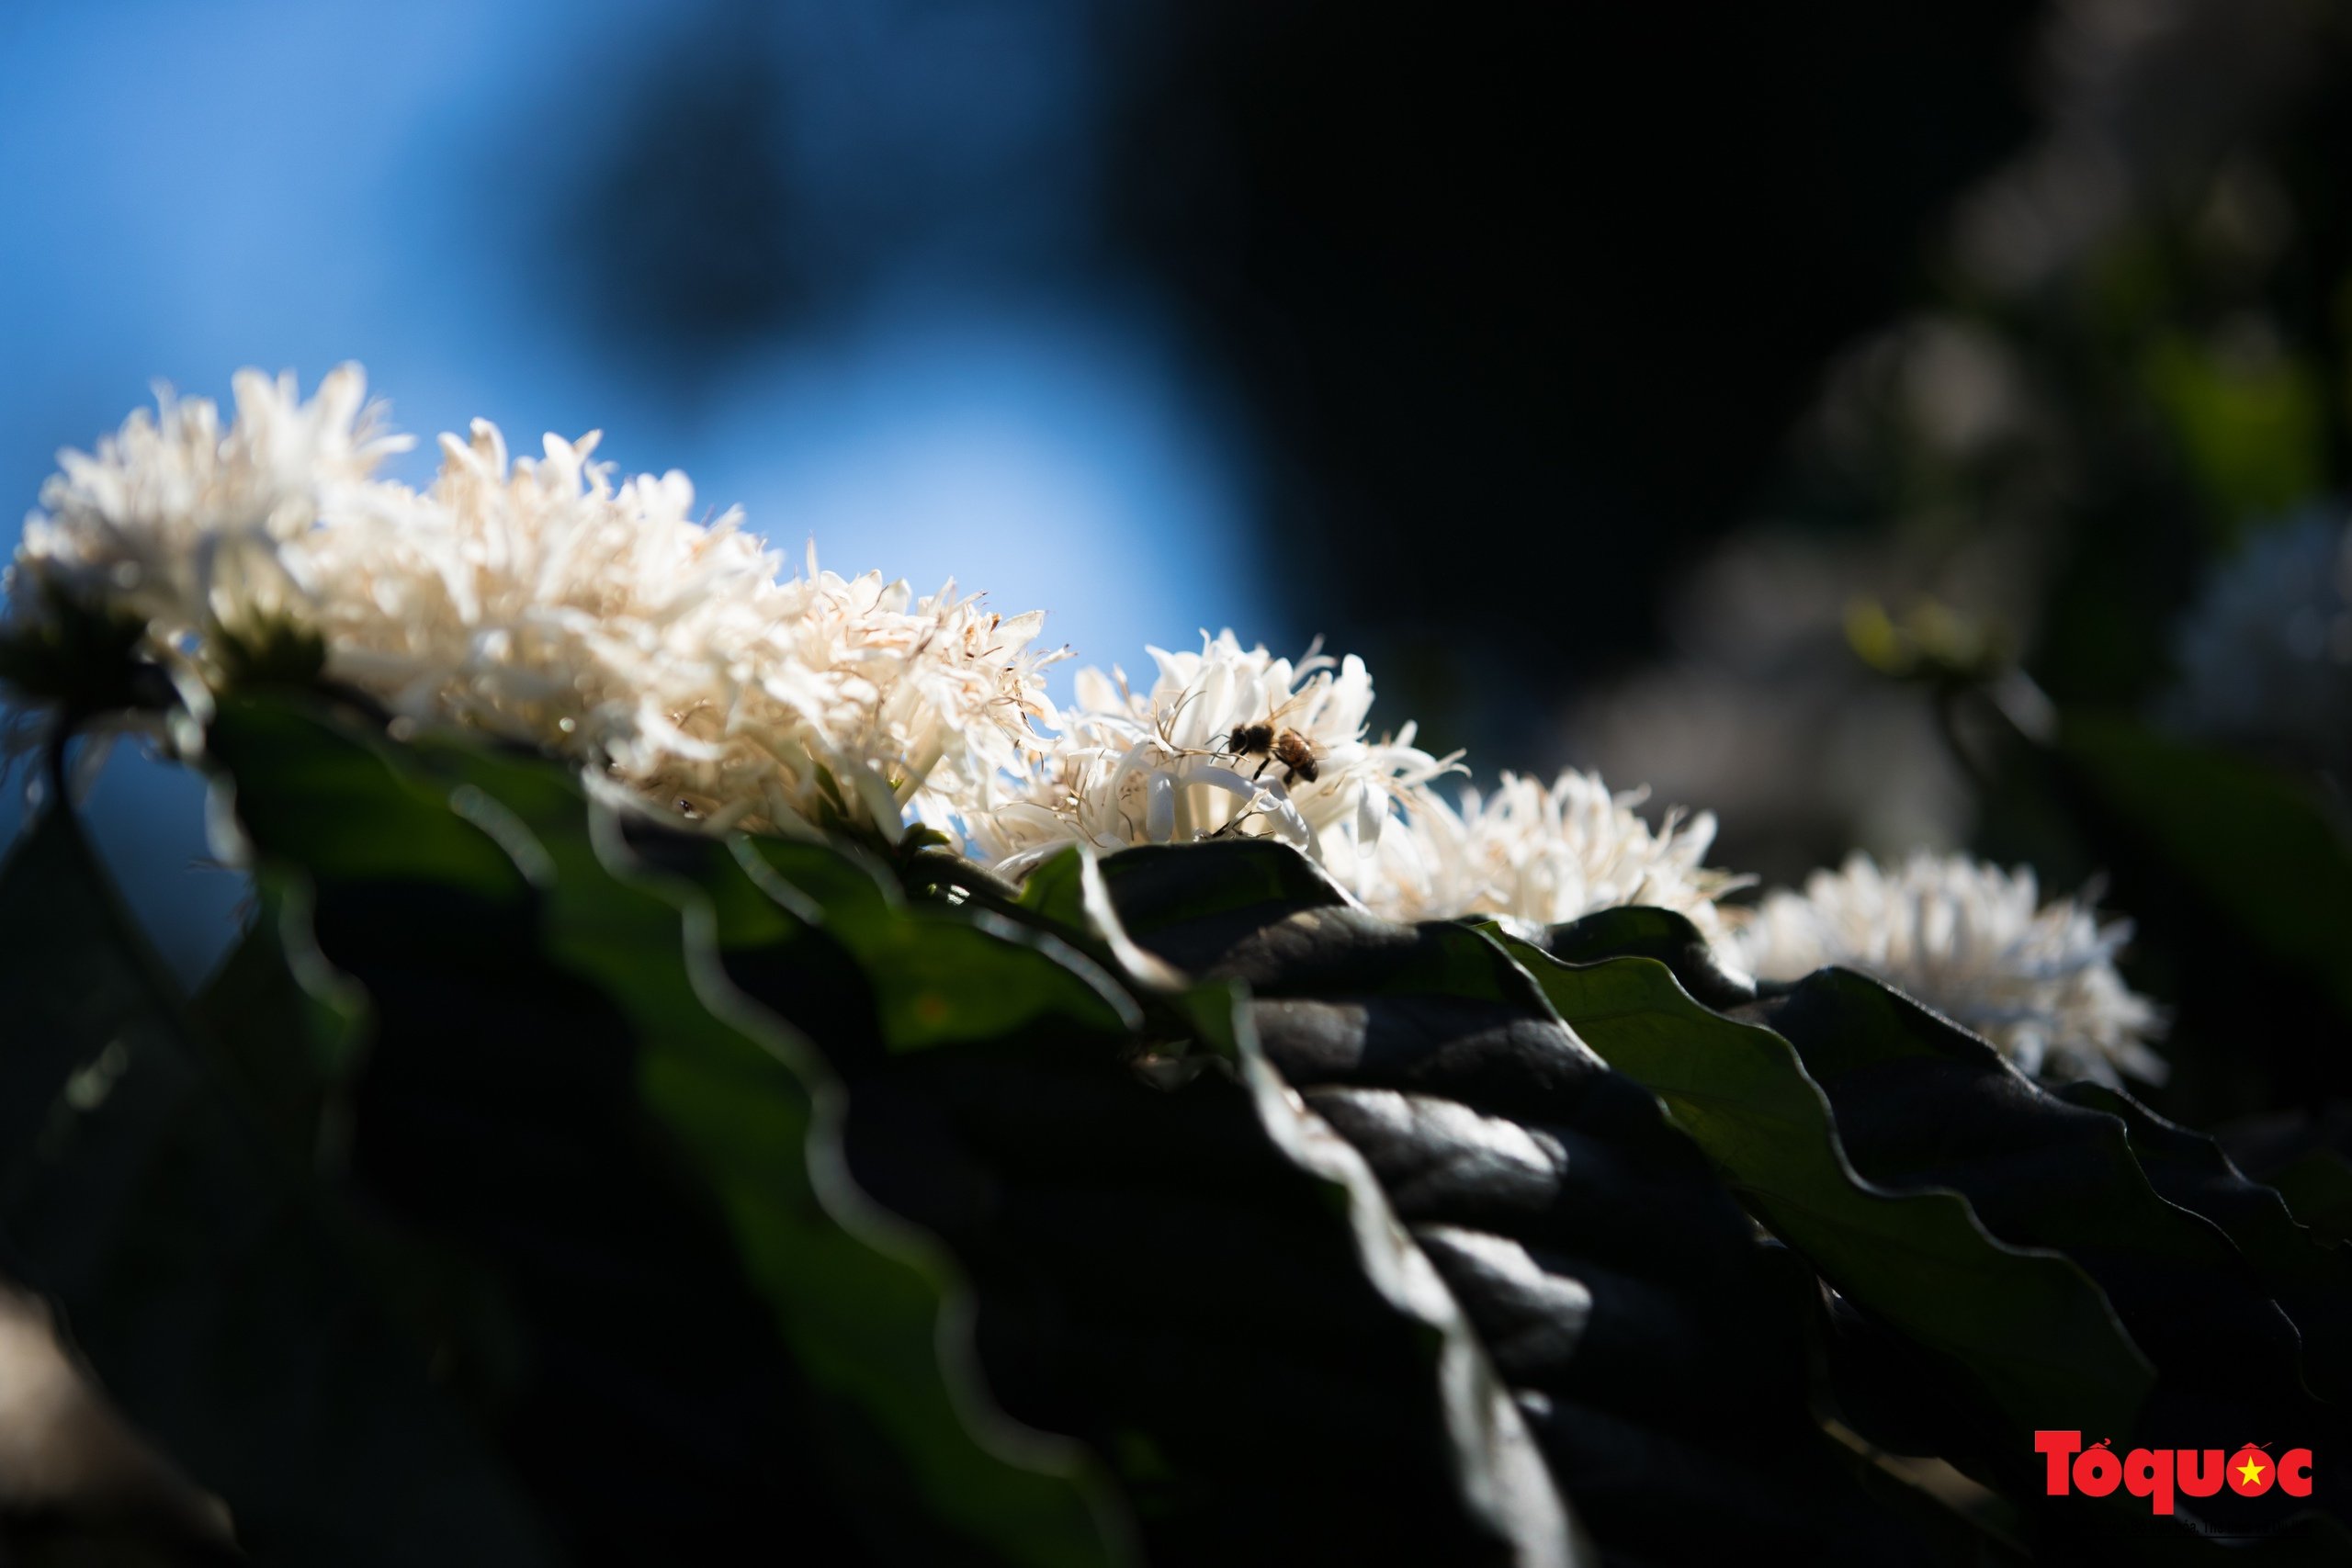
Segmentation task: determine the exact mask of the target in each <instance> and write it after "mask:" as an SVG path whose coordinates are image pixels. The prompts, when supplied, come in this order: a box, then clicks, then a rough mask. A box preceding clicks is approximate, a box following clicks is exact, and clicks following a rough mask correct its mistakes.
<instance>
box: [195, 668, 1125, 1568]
mask: <svg viewBox="0 0 2352 1568" xmlns="http://www.w3.org/2000/svg"><path fill="white" fill-rule="evenodd" d="M213 747H214V750H215V752H216V754H217V755H218V756H219V757H220V760H221V761H222V762H223V763H224V764H225V765H226V767H227V768H228V769H229V771H230V773H231V774H232V777H233V778H234V779H235V781H236V784H237V787H238V791H239V799H240V801H241V803H242V804H243V807H244V812H245V817H244V820H245V826H246V829H247V831H248V833H249V834H250V835H251V836H252V837H253V838H254V840H255V842H256V843H257V844H258V845H259V847H260V849H261V851H262V852H263V854H264V855H265V857H266V858H267V859H269V860H270V861H272V862H273V863H279V864H282V865H284V866H287V867H288V868H296V869H299V870H300V872H302V873H303V874H306V875H307V877H308V878H309V879H310V881H311V886H312V887H313V888H314V891H315V897H316V903H317V925H318V937H319V943H320V946H321V947H322V950H323V951H324V952H325V953H326V954H327V956H328V957H330V958H331V959H333V960H334V963H335V964H337V965H338V966H339V967H340V968H342V969H343V970H345V971H346V972H347V973H349V974H350V975H351V976H354V977H355V978H356V979H357V980H358V981H359V982H360V983H362V984H363V985H364V986H365V987H367V989H368V993H369V994H370V995H371V997H372V998H374V1001H375V1005H376V1008H377V1010H378V1013H379V1020H380V1032H379V1042H378V1043H377V1046H376V1049H375V1050H374V1052H373V1053H372V1055H371V1056H370V1058H369V1063H368V1072H367V1075H366V1079H365V1081H364V1082H363V1083H362V1085H361V1086H360V1088H359V1090H358V1092H357V1096H356V1100H357V1104H358V1107H359V1127H358V1138H357V1144H356V1162H355V1164H356V1176H357V1178H358V1179H359V1180H360V1182H361V1183H362V1186H363V1188H364V1189H365V1190H368V1191H369V1192H370V1193H372V1194H373V1195H374V1197H375V1200H376V1201H379V1202H380V1203H382V1204H383V1205H384V1207H385V1208H386V1209H387V1210H388V1211H390V1213H393V1214H395V1215H396V1216H397V1217H398V1218H399V1220H400V1221H401V1224H404V1225H405V1226H407V1227H409V1228H411V1229H413V1230H414V1231H417V1232H422V1233H424V1234H425V1235H432V1236H435V1237H438V1238H442V1239H443V1240H444V1241H445V1242H446V1243H447V1244H448V1245H451V1246H454V1247H458V1248H459V1249H461V1250H462V1251H464V1252H465V1253H467V1254H468V1255H469V1256H470V1257H472V1258H474V1259H475V1260H476V1263H477V1266H478V1267H480V1268H482V1269H488V1270H489V1271H491V1272H492V1274H493V1275H494V1277H495V1278H497V1279H498V1280H500V1281H501V1282H502V1283H503V1288H504V1289H505V1290H506V1291H507V1292H509V1294H510V1295H511V1296H512V1298H513V1300H514V1301H515V1310H516V1313H517V1314H518V1316H519V1318H520V1321H521V1323H522V1325H523V1328H524V1332H525V1334H526V1341H527V1342H526V1352H527V1376H526V1378H525V1380H524V1382H522V1384H521V1385H520V1386H519V1387H516V1388H515V1389H513V1390H511V1391H508V1393H507V1396H506V1399H505V1401H504V1404H503V1407H502V1408H501V1409H500V1410H499V1411H498V1416H499V1419H500V1429H501V1431H502V1433H503V1436H504V1438H505V1439H506V1441H507V1442H508V1444H509V1445H510V1447H511V1448H512V1449H513V1450H515V1452H516V1453H517V1454H518V1455H519V1456H521V1459H522V1462H525V1463H526V1464H527V1465H528V1467H529V1469H530V1472H531V1475H532V1478H533V1480H534V1482H535V1484H536V1485H537V1487H538V1488H539V1490H540V1491H541V1493H542V1495H545V1496H548V1497H549V1498H550V1499H552V1502H551V1507H553V1509H554V1510H555V1511H556V1512H557V1513H559V1514H560V1517H561V1518H562V1519H563V1521H564V1524H565V1526H566V1528H567V1533H569V1534H570V1535H571V1539H572V1540H574V1542H575V1543H576V1544H577V1546H578V1547H579V1549H580V1550H581V1551H582V1553H583V1555H590V1556H597V1557H613V1556H616V1555H627V1556H631V1557H635V1558H637V1559H638V1560H645V1559H647V1558H657V1559H667V1558H673V1557H675V1556H679V1555H684V1556H688V1557H700V1558H706V1559H707V1558H709V1557H712V1556H714V1555H719V1554H723V1553H724V1551H727V1550H729V1540H730V1538H731V1539H735V1540H740V1539H741V1537H742V1536H743V1535H744V1534H745V1533H746V1532H748V1531H750V1530H752V1529H775V1530H777V1531H778V1532H780V1533H783V1534H789V1536H790V1537H791V1538H792V1539H793V1540H796V1541H797V1543H798V1544H799V1546H800V1548H801V1549H802V1550H805V1551H812V1552H816V1553H818V1554H819V1555H822V1556H825V1557H827V1558H828V1560H831V1561H849V1560H854V1558H856V1557H858V1556H861V1555H863V1554H864V1551H865V1548H864V1547H862V1546H860V1545H858V1544H856V1543H855V1542H854V1540H852V1539H850V1538H851V1537H852V1536H853V1535H854V1536H855V1537H856V1538H857V1539H858V1540H863V1541H865V1542H867V1543H879V1544H884V1545H886V1546H888V1547H889V1548H891V1549H893V1551H894V1554H897V1555H902V1556H905V1557H907V1558H910V1559H912V1560H916V1561H935V1560H939V1559H941V1558H942V1557H943V1556H946V1557H967V1556H972V1555H985V1556H987V1557H989V1558H991V1559H998V1560H1007V1561H1025V1562H1041V1563H1063V1562H1087V1561H1094V1560H1099V1558H1100V1556H1101V1546H1100V1537H1099V1535H1098V1534H1097V1532H1096V1529H1095V1526H1094V1522H1093V1518H1092V1516H1091V1512H1090V1510H1089V1509H1088V1507H1087V1506H1086V1504H1085V1503H1084V1501H1083V1499H1082V1498H1081V1497H1080V1495H1078V1494H1077V1493H1075V1492H1073V1491H1072V1490H1071V1489H1070V1488H1069V1484H1068V1483H1066V1482H1064V1481H1062V1480H1058V1479H1056V1478H1054V1477H1050V1476H1047V1475H1044V1474H1041V1473H1036V1472H1032V1471H1030V1470H1028V1469H1026V1468H1023V1467H1021V1466H1016V1465H1012V1464H1009V1463H1007V1462H1006V1461H1005V1460H1004V1459H1002V1458H1001V1457H998V1456H997V1455H995V1454H992V1453H990V1452H989V1451H988V1450H985V1449H984V1448H982V1447H981V1446H980V1445H979V1444H978V1443H977V1442H976V1441H975V1440H974V1438H972V1437H971V1435H970V1434H969V1433H968V1431H967V1428H966V1426H965V1424H964V1421H963V1419H962V1416H961V1413H960V1412H959V1410H958V1408H957V1405H956V1399H955V1397H954V1396H953V1394H952V1392H951V1390H950V1388H949V1386H948V1383H947V1382H946V1380H945V1376H944V1372H943V1370H942V1369H941V1367H940V1364H939V1362H938V1360H937V1359H936V1356H935V1350H934V1347H935V1345H936V1343H937V1334H938V1329H937V1325H938V1321H939V1316H940V1314H941V1312H942V1310H943V1296H942V1294H941V1291H940V1287H939V1286H938V1285H936V1284H934V1283H933V1282H932V1281H931V1280H928V1279H927V1278H926V1277H925V1276H924V1274H923V1273H922V1271H921V1270H920V1269H917V1268H916V1267H914V1266H912V1265H910V1263H909V1262H906V1261H903V1260H901V1259H899V1258H895V1257H890V1256H886V1255H885V1254H884V1253H882V1252H880V1251H878V1250H876V1248H875V1247H874V1246H872V1245H870V1243H869V1240H868V1239H867V1236H866V1235H865V1228H864V1227H860V1228H859V1229H856V1230H853V1229H851V1228H848V1227H846V1226H845V1224H844V1223H843V1221H842V1219H841V1218H839V1217H837V1216H838V1215H839V1214H840V1213H841V1212H842V1203H839V1202H835V1203H830V1204H829V1203H828V1202H827V1201H824V1200H823V1198H822V1197H820V1193H819V1190H818V1189H817V1187H816V1185H815V1184H814V1182H813V1180H812V1176H811V1168H810V1143H811V1136H812V1128H813V1125H814V1123H815V1122H816V1121H817V1119H818V1117H819V1114H820V1111H819V1097H820V1095H821V1094H822V1093H823V1086H824V1083H825V1081H826V1079H825V1077H824V1075H823V1074H822V1072H821V1068H820V1067H819V1066H818V1065H817V1064H816V1062H815V1059H814V1057H813V1056H812V1055H810V1054H809V1052H808V1051H806V1049H805V1048H799V1047H797V1044H796V1041H795V1038H794V1037H793V1036H792V1035H791V1034H790V1032H789V1031H787V1030H785V1029H784V1028H783V1027H782V1026H780V1025H778V1024H777V1023H776V1022H775V1021H774V1020H773V1019H768V1018H763V1017H762V1016H761V1015H760V1014H759V1013H758V1010H756V1009H753V1008H752V1007H750V1006H749V1005H748V1004H747V1003H745V1002H744V1001H743V999H742V998H741V997H740V996H738V995H736V994H734V993H733V992H732V991H731V988H730V987H728V985H727V983H726V979H725V976H724V973H723V971H722V970H721V968H720V966H719V964H718V962H717V960H716V956H715V952H714V949H713V948H712V946H711V942H712V941H713V936H714V932H713V931H712V929H711V927H712V925H713V923H714V921H715V919H716V917H715V916H714V915H713V914H712V912H711V910H710V909H709V908H707V906H706V905H705V904H704V903H702V902H701V901H700V900H698V899H695V898H682V899H680V900H678V901H677V902H673V901H672V899H671V898H669V897H664V896H662V895H661V894H658V893H656V892H653V891H649V890H646V889H642V888H639V887H636V886H629V885H628V884H627V883H625V882H624V881H622V880H620V879H619V878H617V877H616V875H615V874H613V873H612V872H611V871H610V870H609V869H607V867H606V865H605V862H604V857H602V856H600V854H599V852H598V849H597V846H596V844H595V842H594V840H593V839H592V823H593V820H594V818H592V815H591V812H590V810H589V807H588V806H587V803H586V802H585V800H584V799H583V797H582V795H581V793H580V791H579V788H578V786H577V784H575V783H574V782H573V781H572V780H571V778H570V777H569V776H568V775H567V774H566V773H565V772H564V771H563V770H562V769H561V768H560V767H559V766H557V765H555V764H552V763H548V762H545V761H538V760H537V759H530V758H524V757H520V756H508V755H503V754H496V753H492V752H488V751H484V750H478V749H472V748H464V747H458V746H450V745H432V746H428V747H425V748H422V749H419V750H403V749H401V748H399V747H395V746H392V745H390V743H388V742H385V741H383V740H381V739H379V738H375V737H372V736H369V735H367V734H365V733H362V732H360V731H357V730H356V729H354V728H349V727H346V726H343V725H340V724H337V723H334V722H328V721H323V720H322V719H321V718H319V717H316V716H311V715H309V714H307V713H305V712H303V711H301V710H300V709H299V708H297V707H294V706H291V705H281V704H271V703H266V702H261V701H236V702H230V703H225V704H224V705H223V706H222V709H221V712H220V716H219V717H218V719H217V720H216V724H215V729H214V738H213ZM353 823H366V824H368V825H369V827H370V829H371V831H369V832H367V833H358V832H354V831H351V830H350V825H351V824H353ZM609 837H610V838H611V839H612V840H615V841H616V840H617V834H616V833H614V834H611V835H609ZM379 839H390V840H394V841H400V840H413V841H415V842H417V843H419V844H421V845H423V846H425V847H426V849H427V850H428V854H427V856H426V857H424V859H423V860H422V862H421V863H420V862H408V861H395V860H390V859H389V858H388V857H384V856H382V855H380V854H379V853H377V852H375V851H374V850H373V849H371V847H370V844H371V842H372V841H375V840H379ZM703 842H706V843H707V842H709V841H707V840H705V841H703ZM712 847H713V848H716V846H715V844H713V845H712ZM614 852H617V850H616V849H615V851H614ZM727 869H728V870H729V874H730V875H732V876H733V879H734V881H735V882H736V883H737V884H738V885H739V886H740V892H739V894H738V895H737V896H735V897H733V898H732V900H731V904H730V908H732V909H733V910H734V911H735V912H736V914H737V915H738V916H739V917H740V916H741V914H742V912H743V911H745V910H747V909H748V910H751V911H752V912H753V913H754V915H755V916H757V917H759V918H761V919H764V922H765V924H764V927H763V934H765V935H768V936H773V935H775V933H776V932H779V931H785V930H786V929H788V921H787V920H786V919H785V917H784V916H783V915H782V913H781V912H780V911H777V910H776V909H775V906H773V905H772V904H769V903H768V902H767V901H766V900H765V899H764V898H763V897H762V896H761V895H760V894H758V892H757V891H756V890H755V889H752V888H751V887H750V886H749V885H748V884H747V883H744V882H743V879H742V878H741V875H740V874H735V873H734V871H733V868H732V867H731V865H729V867H728V868H727ZM681 905H683V906H684V908H683V909H682V908H681ZM910 1495H911V1496H913V1497H917V1498H920V1503H919V1504H918V1505H917V1506H907V1499H908V1498H909V1496H910ZM844 1505H847V1506H848V1508H849V1511H850V1513H851V1515H852V1516H853V1517H854V1519H853V1518H845V1517H843V1507H844Z"/></svg>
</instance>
